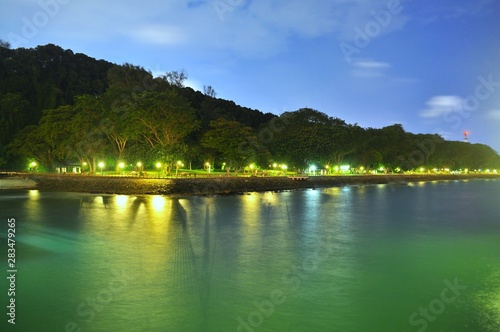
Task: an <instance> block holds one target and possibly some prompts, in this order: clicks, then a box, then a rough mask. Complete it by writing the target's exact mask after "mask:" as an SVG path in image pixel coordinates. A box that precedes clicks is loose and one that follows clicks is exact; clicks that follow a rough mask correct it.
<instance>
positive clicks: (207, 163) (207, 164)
mask: <svg viewBox="0 0 500 332" xmlns="http://www.w3.org/2000/svg"><path fill="white" fill-rule="evenodd" d="M205 166H207V168H208V173H210V163H209V162H208V161H207V162H206V163H205Z"/></svg>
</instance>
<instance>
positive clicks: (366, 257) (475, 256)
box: [0, 180, 500, 332]
mask: <svg viewBox="0 0 500 332" xmlns="http://www.w3.org/2000/svg"><path fill="white" fill-rule="evenodd" d="M499 197H500V181H479V180H477V181H467V182H464V181H461V182H458V181H456V182H453V181H451V182H435V183H419V184H414V185H408V186H403V185H398V186H394V187H391V186H388V185H378V186H365V187H344V188H331V189H322V190H306V191H292V192H281V193H253V194H247V195H241V196H222V197H185V198H171V197H162V196H137V197H136V196H112V195H109V196H99V195H89V194H73V193H44V192H38V191H15V192H14V191H8V192H7V191H4V192H0V208H1V210H0V214H1V218H2V219H3V220H2V222H1V224H0V225H1V226H0V234H1V235H0V239H1V244H0V246H1V249H2V250H1V257H0V262H1V264H0V268H1V272H0V273H1V275H2V282H1V284H0V285H1V288H2V289H0V294H1V295H0V299H1V307H2V308H3V309H2V314H1V315H0V317H2V321H1V322H0V327H1V328H0V330H1V331H148V332H149V331H159V332H160V331H244V332H248V331H250V332H252V331H307V332H312V331H400V332H402V331H407V332H409V331H500V204H499ZM8 218H15V219H16V268H17V274H16V295H15V299H16V325H15V326H12V325H11V324H8V323H7V322H6V321H7V319H8V316H7V315H6V313H7V310H8V309H7V308H6V306H7V305H8V302H7V301H8V298H9V297H8V296H7V290H8V284H7V282H6V276H8V274H7V267H6V263H7V262H6V261H7V245H6V242H7V239H6V236H7V219H8Z"/></svg>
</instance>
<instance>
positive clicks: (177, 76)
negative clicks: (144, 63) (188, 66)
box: [161, 69, 188, 88]
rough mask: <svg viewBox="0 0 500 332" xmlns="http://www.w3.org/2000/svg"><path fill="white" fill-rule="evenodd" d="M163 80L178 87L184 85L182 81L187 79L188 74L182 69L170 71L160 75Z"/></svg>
mask: <svg viewBox="0 0 500 332" xmlns="http://www.w3.org/2000/svg"><path fill="white" fill-rule="evenodd" d="M161 78H162V79H163V80H164V81H166V82H167V83H168V84H170V85H171V86H175V87H178V88H182V87H184V81H185V80H187V79H188V75H187V73H186V71H185V70H184V69H182V70H181V71H176V70H174V71H171V72H168V73H166V74H165V75H163V76H162V77H161Z"/></svg>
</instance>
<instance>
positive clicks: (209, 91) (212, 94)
mask: <svg viewBox="0 0 500 332" xmlns="http://www.w3.org/2000/svg"><path fill="white" fill-rule="evenodd" d="M203 93H204V94H205V95H207V96H209V97H212V98H215V96H217V92H215V90H214V88H212V86H211V85H208V86H207V85H204V86H203Z"/></svg>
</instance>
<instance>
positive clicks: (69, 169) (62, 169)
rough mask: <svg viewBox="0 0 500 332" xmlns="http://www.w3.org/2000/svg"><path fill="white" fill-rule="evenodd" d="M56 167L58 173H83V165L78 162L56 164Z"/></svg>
mask: <svg viewBox="0 0 500 332" xmlns="http://www.w3.org/2000/svg"><path fill="white" fill-rule="evenodd" d="M55 168H56V172H57V174H66V173H73V174H81V173H82V166H81V165H77V164H66V165H56V167H55Z"/></svg>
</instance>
